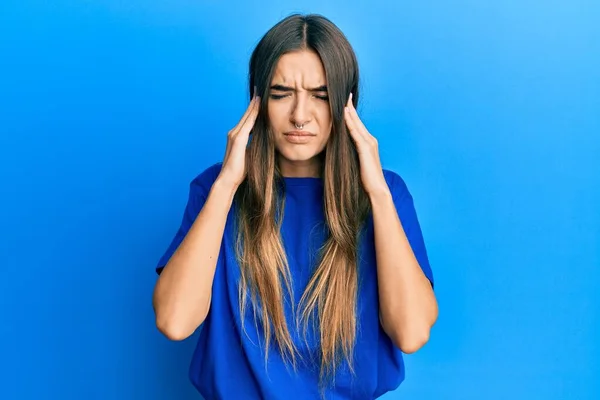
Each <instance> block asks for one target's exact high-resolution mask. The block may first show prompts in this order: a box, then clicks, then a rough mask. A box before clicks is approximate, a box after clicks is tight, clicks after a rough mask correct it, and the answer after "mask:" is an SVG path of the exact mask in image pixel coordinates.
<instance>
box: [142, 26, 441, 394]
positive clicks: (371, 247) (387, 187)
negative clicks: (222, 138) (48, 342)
mask: <svg viewBox="0 0 600 400" xmlns="http://www.w3.org/2000/svg"><path fill="white" fill-rule="evenodd" d="M273 55H275V57H274V56H273ZM250 78H251V79H250V80H251V82H250V87H254V92H255V94H254V96H253V99H252V101H251V103H250V105H249V107H248V110H247V111H246V113H245V114H244V116H243V117H242V119H241V120H240V122H239V123H238V125H236V127H235V128H233V129H232V130H231V131H230V132H229V135H228V144H227V149H226V154H225V157H224V160H223V162H220V163H216V164H214V165H212V166H210V167H209V168H206V169H205V170H204V171H203V172H202V173H201V174H199V175H198V176H197V177H196V178H195V179H194V180H193V181H192V183H191V185H190V193H189V200H188V204H187V206H186V209H185V212H184V217H183V220H182V223H181V226H180V228H179V230H178V231H177V234H176V235H175V237H174V238H173V240H172V242H171V244H170V245H169V246H168V248H167V250H166V251H165V252H164V254H163V256H162V257H161V259H160V260H159V262H158V265H157V272H159V274H160V275H159V279H158V281H157V284H156V287H155V291H154V297H153V305H154V309H155V313H156V321H157V326H158V328H159V329H160V330H161V332H163V333H164V334H165V335H166V336H167V337H169V338H170V339H173V340H181V339H185V338H186V337H188V336H190V335H191V334H192V333H193V332H194V331H195V330H196V329H197V328H199V327H200V329H201V332H200V337H199V342H198V344H197V348H196V351H195V352H194V355H193V360H192V363H191V367H190V378H191V380H192V382H193V383H194V384H195V385H196V387H197V388H198V390H199V391H200V393H201V394H202V395H203V396H204V397H205V399H207V400H210V399H226V400H227V399H239V398H243V399H283V398H286V399H287V398H293V399H314V398H318V397H319V396H320V395H324V397H325V398H327V399H373V398H376V397H378V396H380V395H381V394H383V393H385V392H387V391H389V390H393V389H394V388H396V387H397V386H398V385H399V384H400V382H402V380H403V379H404V376H405V375H404V364H403V359H402V353H403V352H404V353H413V352H415V351H417V350H418V349H419V348H420V347H422V346H423V345H424V344H425V343H426V342H427V340H428V339H429V331H430V329H431V327H432V326H433V324H434V322H435V320H436V318H437V303H436V300H435V296H434V294H433V275H432V272H431V267H430V265H429V260H428V257H427V252H426V249H425V244H424V240H423V235H422V233H421V228H420V226H419V222H418V219H417V214H416V210H415V206H414V202H413V197H412V195H411V193H410V192H409V190H408V188H407V186H406V184H405V182H404V180H403V179H402V178H401V177H400V176H399V175H398V174H396V173H395V172H392V171H390V170H386V169H383V168H382V166H381V163H380V160H379V155H378V150H377V141H376V140H375V138H374V136H373V135H372V134H371V133H370V132H369V131H368V130H367V129H366V127H365V126H364V125H363V124H362V122H361V121H360V118H359V117H358V114H357V112H356V109H355V108H354V106H355V104H356V102H357V99H358V68H357V65H356V59H355V57H354V54H353V53H352V50H351V47H350V46H349V44H348V43H347V41H346V40H345V38H344V37H343V35H342V34H341V32H339V30H337V28H336V27H335V26H334V25H333V24H332V23H330V22H329V21H328V20H326V19H324V18H322V17H318V16H317V17H315V16H309V17H299V16H292V17H289V18H286V19H285V20H283V21H282V22H281V23H279V24H278V25H276V26H275V27H274V28H273V29H271V30H270V31H269V32H268V33H267V35H265V37H264V38H263V39H262V40H261V42H260V43H259V44H258V46H257V48H256V50H255V52H254V53H253V56H252V61H251V71H250ZM348 94H349V96H348ZM344 98H345V99H347V101H346V100H343V102H345V104H344V103H343V102H342V103H340V99H344ZM303 328H306V329H303ZM322 388H325V389H324V391H321V390H320V389H322Z"/></svg>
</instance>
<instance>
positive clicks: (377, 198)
mask: <svg viewBox="0 0 600 400" xmlns="http://www.w3.org/2000/svg"><path fill="white" fill-rule="evenodd" d="M406 195H407V196H410V194H408V193H407V194H406ZM369 197H370V199H371V205H372V209H373V224H374V235H375V251H376V258H377V280H378V285H379V316H380V321H381V325H382V327H383V330H384V331H385V332H386V333H387V335H388V336H389V337H390V338H391V339H392V341H393V342H394V344H395V345H396V347H398V348H399V349H401V350H402V351H403V352H405V353H414V352H416V351H417V350H418V349H420V348H421V347H422V346H423V345H424V344H425V343H426V342H427V341H428V340H429V331H430V329H431V327H432V326H433V324H434V323H435V321H436V319H437V315H438V307H437V301H436V299H435V295H434V292H433V288H432V284H431V282H430V281H429V279H428V278H427V276H425V274H424V273H423V270H422V268H421V267H420V265H419V263H418V261H417V259H416V258H415V255H414V253H413V251H412V248H411V245H410V243H409V241H408V239H407V236H406V234H405V231H404V229H403V227H402V223H401V221H400V218H399V217H398V212H397V211H396V206H395V204H394V201H393V198H392V194H391V193H390V191H389V190H380V191H374V192H373V193H370V194H369Z"/></svg>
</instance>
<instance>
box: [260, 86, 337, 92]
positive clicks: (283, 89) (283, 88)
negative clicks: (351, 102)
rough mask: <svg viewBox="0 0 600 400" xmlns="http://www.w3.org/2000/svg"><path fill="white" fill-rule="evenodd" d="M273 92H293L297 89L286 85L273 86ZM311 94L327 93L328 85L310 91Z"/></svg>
mask: <svg viewBox="0 0 600 400" xmlns="http://www.w3.org/2000/svg"><path fill="white" fill-rule="evenodd" d="M271 90H276V91H278V92H293V91H295V90H296V89H294V88H292V87H289V86H284V85H279V84H277V85H272V86H271ZM308 91H309V92H326V91H327V85H321V86H319V87H316V88H312V89H308Z"/></svg>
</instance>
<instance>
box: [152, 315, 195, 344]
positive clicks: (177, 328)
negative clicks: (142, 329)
mask: <svg viewBox="0 0 600 400" xmlns="http://www.w3.org/2000/svg"><path fill="white" fill-rule="evenodd" d="M156 327H157V328H158V330H159V332H160V333H162V334H163V335H164V336H165V337H166V338H167V339H169V340H172V341H175V342H180V341H182V340H185V339H187V338H188V337H190V336H191V335H192V333H193V331H191V330H190V329H186V328H185V327H184V326H183V325H182V324H178V323H174V322H170V321H165V320H164V319H160V318H158V317H157V318H156Z"/></svg>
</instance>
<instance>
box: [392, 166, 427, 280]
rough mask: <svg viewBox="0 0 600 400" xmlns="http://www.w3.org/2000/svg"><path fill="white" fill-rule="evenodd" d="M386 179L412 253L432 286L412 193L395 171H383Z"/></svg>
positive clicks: (425, 249) (423, 240)
mask: <svg viewBox="0 0 600 400" xmlns="http://www.w3.org/2000/svg"><path fill="white" fill-rule="evenodd" d="M385 175H386V179H387V181H388V185H389V186H390V190H391V192H392V197H393V201H394V205H395V206H396V211H397V212H398V217H399V218H400V222H401V223H402V228H403V229H404V233H405V234H406V237H407V239H408V242H409V243H410V246H411V248H412V251H413V253H414V254H415V258H416V259H417V262H418V263H419V265H420V266H421V270H422V271H423V273H424V274H425V276H426V277H427V279H429V281H430V282H431V286H432V287H433V286H434V279H433V272H432V270H431V265H430V263H429V256H428V254H427V248H426V246H425V239H424V238H423V232H422V230H421V225H420V223H419V218H418V216H417V211H416V208H415V202H414V199H413V196H412V194H411V193H410V191H409V189H408V187H407V185H406V182H405V181H404V180H403V179H402V177H400V175H398V174H397V173H395V172H392V171H387V170H386V171H385Z"/></svg>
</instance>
